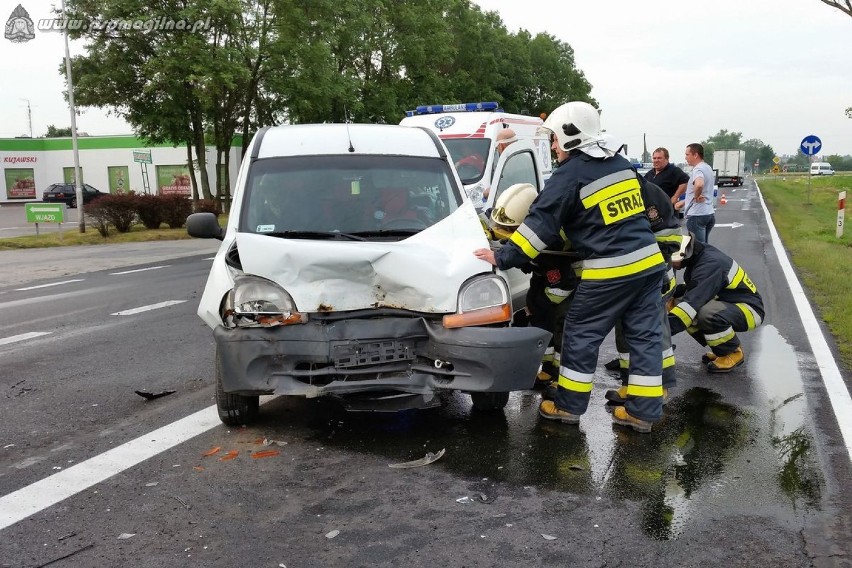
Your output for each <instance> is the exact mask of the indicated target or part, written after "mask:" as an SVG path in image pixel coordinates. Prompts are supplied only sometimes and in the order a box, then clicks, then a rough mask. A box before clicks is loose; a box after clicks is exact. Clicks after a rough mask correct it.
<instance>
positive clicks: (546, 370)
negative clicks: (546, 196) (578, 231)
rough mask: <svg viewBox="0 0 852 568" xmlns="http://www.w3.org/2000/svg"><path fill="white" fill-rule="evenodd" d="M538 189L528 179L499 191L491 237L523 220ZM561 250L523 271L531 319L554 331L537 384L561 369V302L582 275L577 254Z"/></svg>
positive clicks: (508, 233)
mask: <svg viewBox="0 0 852 568" xmlns="http://www.w3.org/2000/svg"><path fill="white" fill-rule="evenodd" d="M537 195H538V192H537V191H536V189H535V187H534V186H533V185H532V184H529V183H517V184H515V185H512V186H510V187H508V188H506V190H505V191H504V192H503V193H501V194H500V196H499V197H498V198H497V201H496V203H495V205H494V209H493V210H492V211H491V215H490V219H491V225H492V226H491V235H492V237H493V238H492V240H500V241H506V240H508V239H510V238H511V237H512V233H514V232H515V230H516V229H517V228H518V225H520V224H521V222H522V221H523V220H524V218H525V217H526V216H527V214H528V213H529V210H530V205H531V204H532V202H533V200H535V198H536V196H537ZM567 248H568V244H567V243H563V246H562V247H561V249H562V250H558V251H550V250H546V251H543V252H542V254H541V255H539V256H538V258H536V259H535V260H534V261H530V262H529V263H528V264H527V265H525V266H521V267H520V268H521V270H523V271H524V272H530V273H531V276H530V287H529V290H528V292H527V298H526V301H527V307H526V312H527V315H528V316H529V323H530V325H532V326H535V327H538V328H540V329H543V330H545V331H549V332H550V333H551V334H552V337H551V339H550V344H549V345H548V346H547V349H546V350H545V352H544V356H543V357H542V361H541V371H540V372H539V373H538V376H537V377H536V387H544V386H546V385H548V384H549V383H551V382H552V381H553V380H554V379H555V378H556V377H557V375H558V373H559V358H560V351H561V349H560V348H561V345H562V329H561V325H562V320H563V319H564V310H559V309H558V306H560V304H563V302H565V300H567V299H568V297H569V296H570V295H571V292H573V291H574V288H575V287H576V286H577V282H578V281H579V279H578V278H577V275H576V273H575V272H576V270H577V269H576V268H575V267H574V266H573V263H574V262H575V261H576V260H577V256H576V254H573V253H570V252H567V251H565V250H564V249H567Z"/></svg>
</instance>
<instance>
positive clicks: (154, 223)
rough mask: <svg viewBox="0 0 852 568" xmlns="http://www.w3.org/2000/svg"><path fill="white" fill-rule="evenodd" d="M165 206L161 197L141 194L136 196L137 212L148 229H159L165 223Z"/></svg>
mask: <svg viewBox="0 0 852 568" xmlns="http://www.w3.org/2000/svg"><path fill="white" fill-rule="evenodd" d="M163 209H164V204H163V200H162V197H160V196H159V195H148V194H141V195H137V196H136V212H137V213H138V214H139V220H140V221H142V224H143V225H145V228H146V229H159V228H160V224H161V223H162V222H163Z"/></svg>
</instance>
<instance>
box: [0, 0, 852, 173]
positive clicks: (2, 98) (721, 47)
mask: <svg viewBox="0 0 852 568" xmlns="http://www.w3.org/2000/svg"><path fill="white" fill-rule="evenodd" d="M19 3H20V4H21V5H23V7H24V8H25V9H26V10H27V11H28V12H29V14H30V17H31V18H32V19H33V20H34V21H37V20H38V19H39V18H47V17H49V16H50V4H49V2H46V1H45V0H12V1H10V0H0V21H2V22H3V23H4V24H5V22H6V20H7V19H8V18H9V15H10V14H11V13H12V10H13V9H14V8H15V6H17V5H18V4H19ZM476 4H478V5H479V6H480V7H481V8H482V9H483V10H488V11H490V10H496V11H497V12H499V14H500V16H501V18H502V19H503V22H504V23H505V24H506V26H507V27H508V29H509V30H510V31H512V32H516V31H517V30H518V29H519V28H524V29H527V30H529V31H530V32H532V33H533V34H535V33H538V32H547V33H550V34H552V35H554V36H556V37H557V38H559V39H561V40H563V41H566V42H568V43H569V44H570V45H571V46H572V47H573V48H574V52H575V55H576V64H577V67H578V68H579V69H580V70H582V71H583V72H584V73H585V75H586V78H587V79H588V80H589V82H590V83H591V84H592V96H593V97H595V99H597V101H598V103H599V104H600V108H601V109H602V110H603V113H602V121H603V125H604V128H606V129H607V131H608V132H609V133H611V134H613V135H617V136H619V137H620V138H621V139H622V140H624V141H625V142H627V143H628V149H629V153H630V154H631V155H635V156H637V157H638V156H639V155H640V154H641V151H642V134H643V133H645V134H646V135H647V140H648V148H649V150H653V148H655V147H657V146H666V147H668V148H669V150H670V151H671V152H672V156H673V158H674V160H675V161H682V153H683V148H684V147H685V146H686V144H688V143H690V142H700V141H701V140H704V139H705V138H707V137H709V136H711V135H713V134H715V133H717V132H718V131H719V130H720V129H722V128H724V129H727V130H732V131H736V132H742V133H743V136H744V138H745V139H749V138H758V139H760V140H763V141H764V142H765V143H767V144H770V145H771V146H772V147H773V148H774V149H775V151H776V152H777V153H779V154H791V153H794V152H795V151H796V149H797V148H798V146H799V143H800V142H801V140H802V138H804V137H805V136H806V135H808V134H816V135H817V136H819V137H820V138H821V139H822V142H823V152H825V153H828V154H834V153H837V154H852V119H849V118H846V116H845V114H844V109H845V108H846V107H849V106H852V57H850V55H852V49H850V48H852V18H850V17H849V16H847V15H845V14H843V13H842V12H840V11H838V10H835V9H832V8H830V7H829V6H826V5H825V4H823V3H822V2H820V1H819V0H771V1H770V0H739V1H733V0H714V1H713V2H704V3H698V2H684V1H683V0H654V1H653V2H647V1H646V2H639V1H636V0H609V1H606V2H604V1H600V2H589V1H584V2H578V1H576V0H562V1H561V2H555V1H553V0H476ZM35 34H36V37H35V39H33V40H31V41H28V42H25V43H12V42H10V41H8V40H6V39H5V38H0V77H2V81H3V83H2V87H0V108H2V117H3V118H2V120H0V137H13V136H20V135H22V134H29V125H28V121H27V103H26V101H25V100H24V99H27V100H29V103H30V106H31V108H32V130H33V134H34V135H35V136H41V135H43V134H44V133H45V131H46V130H47V126H48V125H49V124H53V125H55V126H57V127H66V126H68V125H69V124H70V117H69V112H68V107H67V104H66V103H65V100H64V98H63V90H64V81H63V79H62V77H61V76H60V75H59V73H58V68H59V65H60V64H61V63H62V58H63V55H64V48H63V42H62V36H61V34H59V33H58V32H42V31H38V30H36V32H35ZM80 50H81V47H80V45H74V44H72V52H79V51H80ZM471 56H472V57H475V54H471ZM115 72H116V73H121V72H122V70H121V69H116V71H115ZM422 102H423V103H424V104H429V103H436V102H441V101H422ZM77 126H78V129H79V130H80V131H83V132H87V133H89V134H92V135H99V134H125V133H129V132H130V128H129V127H128V126H127V125H126V124H125V123H124V122H123V121H122V120H121V119H119V118H117V117H108V116H106V113H105V112H103V111H100V110H98V109H85V110H83V112H82V115H81V116H79V117H78V123H77Z"/></svg>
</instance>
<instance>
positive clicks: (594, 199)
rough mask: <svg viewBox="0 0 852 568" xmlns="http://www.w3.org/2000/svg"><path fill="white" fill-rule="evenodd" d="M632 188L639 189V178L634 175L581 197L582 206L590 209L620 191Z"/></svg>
mask: <svg viewBox="0 0 852 568" xmlns="http://www.w3.org/2000/svg"><path fill="white" fill-rule="evenodd" d="M632 189H640V187H639V180H638V179H636V178H635V177H633V178H631V179H626V180H624V181H620V182H617V183H614V184H612V185H609V186H607V187H604V188H603V189H599V190H598V191H596V192H594V193H593V194H591V195H589V196H588V197H585V198H583V207H584V208H586V209H591V208H592V207H594V206H595V205H597V204H598V203H600V202H602V201H606V200H607V199H610V198H612V197H615V196H616V195H618V194H620V193H624V192H626V191H630V190H632Z"/></svg>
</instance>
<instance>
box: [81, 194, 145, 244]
mask: <svg viewBox="0 0 852 568" xmlns="http://www.w3.org/2000/svg"><path fill="white" fill-rule="evenodd" d="M86 207H87V211H86V212H87V213H89V215H90V216H91V217H92V218H93V219H94V220H95V225H96V226H97V227H98V232H99V233H100V234H101V235H102V236H104V237H106V236H107V235H108V234H109V225H112V226H113V227H115V230H116V231H118V232H119V233H128V232H130V228H131V227H132V226H133V224H134V223H135V222H136V196H134V195H132V194H129V193H122V194H116V195H104V196H103V197H99V198H98V199H96V200H95V201H92V202H91V203H90V204H89V205H87V206H86Z"/></svg>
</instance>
